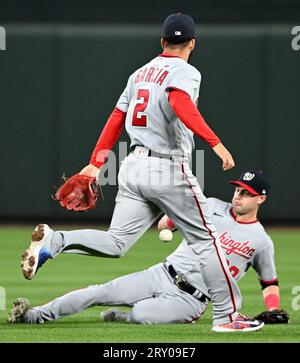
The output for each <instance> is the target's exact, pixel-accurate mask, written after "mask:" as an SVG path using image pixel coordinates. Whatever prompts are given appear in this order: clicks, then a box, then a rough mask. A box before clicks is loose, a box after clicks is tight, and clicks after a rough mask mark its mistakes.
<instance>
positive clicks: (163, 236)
mask: <svg viewBox="0 0 300 363" xmlns="http://www.w3.org/2000/svg"><path fill="white" fill-rule="evenodd" d="M159 239H160V240H161V241H164V242H170V241H172V239H173V233H172V231H170V230H169V229H163V230H161V231H160V232H159Z"/></svg>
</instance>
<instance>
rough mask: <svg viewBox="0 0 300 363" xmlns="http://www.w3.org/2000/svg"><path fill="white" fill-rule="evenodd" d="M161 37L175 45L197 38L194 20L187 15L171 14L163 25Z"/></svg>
mask: <svg viewBox="0 0 300 363" xmlns="http://www.w3.org/2000/svg"><path fill="white" fill-rule="evenodd" d="M161 35H162V37H163V38H164V39H166V40H167V41H169V42H171V43H175V44H179V43H183V42H186V41H187V40H189V39H192V38H195V36H196V35H195V23H194V20H193V18H192V17H190V16H189V15H186V14H182V13H177V14H171V15H169V16H168V17H167V18H166V20H165V21H164V23H163V28H162V34H161Z"/></svg>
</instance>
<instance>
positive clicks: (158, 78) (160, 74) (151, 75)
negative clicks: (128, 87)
mask: <svg viewBox="0 0 300 363" xmlns="http://www.w3.org/2000/svg"><path fill="white" fill-rule="evenodd" d="M168 74H169V72H168V71H166V70H164V69H162V68H158V67H150V68H149V69H148V68H142V69H141V70H140V71H139V72H138V74H137V76H136V78H135V79H134V83H138V82H152V83H156V84H159V85H160V86H161V85H162V84H163V81H164V80H165V79H166V77H167V75H168Z"/></svg>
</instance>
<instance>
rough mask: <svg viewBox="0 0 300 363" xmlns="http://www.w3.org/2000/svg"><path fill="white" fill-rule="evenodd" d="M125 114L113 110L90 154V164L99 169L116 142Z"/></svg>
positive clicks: (122, 126) (116, 109)
mask: <svg viewBox="0 0 300 363" xmlns="http://www.w3.org/2000/svg"><path fill="white" fill-rule="evenodd" d="M125 119H126V112H123V111H121V110H119V109H118V108H115V109H114V110H113V112H112V113H111V115H110V116H109V118H108V120H107V122H106V125H105V126H104V129H103V130H102V132H101V135H100V137H99V139H98V142H97V144H96V146H95V148H94V151H93V153H92V156H91V159H90V164H93V165H94V166H96V167H97V168H101V166H103V165H104V164H105V163H106V161H107V156H108V154H109V152H110V151H111V149H112V148H113V147H114V145H115V143H116V142H117V141H118V139H119V137H120V135H121V133H122V131H123V128H124V124H125Z"/></svg>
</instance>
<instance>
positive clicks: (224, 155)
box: [213, 143, 235, 171]
mask: <svg viewBox="0 0 300 363" xmlns="http://www.w3.org/2000/svg"><path fill="white" fill-rule="evenodd" d="M213 151H214V152H215V153H216V154H217V155H218V157H219V158H220V159H221V160H222V161H223V165H222V169H223V170H224V171H226V170H230V169H232V168H233V167H234V166H235V162H234V160H233V158H232V156H231V154H230V152H229V151H228V150H227V149H226V147H225V146H224V145H223V144H222V143H219V144H217V145H216V146H214V147H213Z"/></svg>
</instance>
